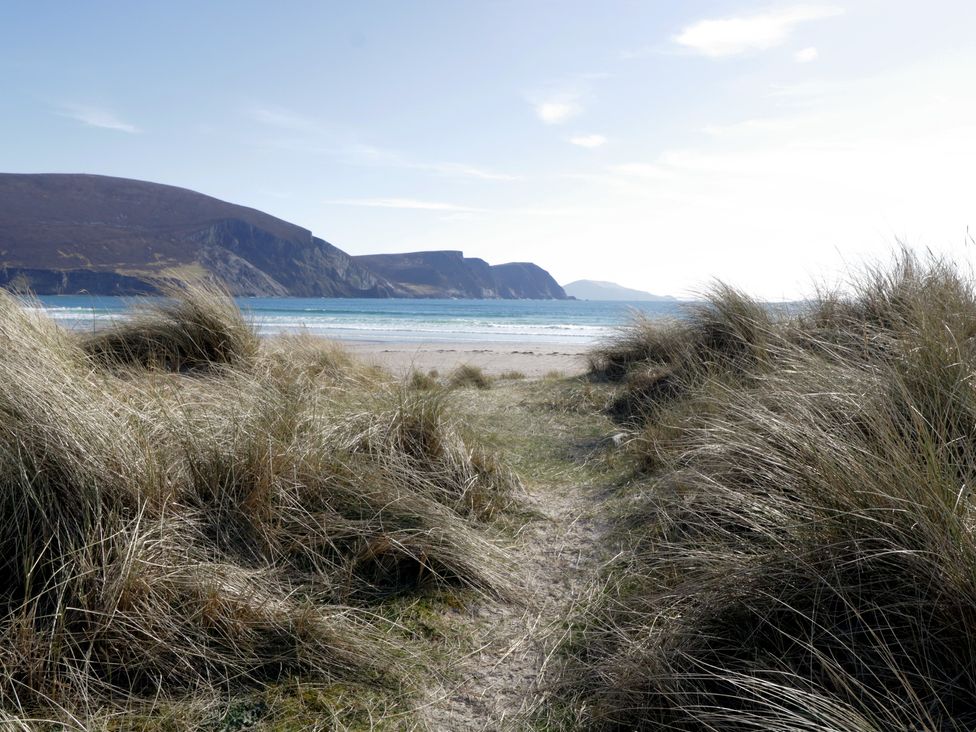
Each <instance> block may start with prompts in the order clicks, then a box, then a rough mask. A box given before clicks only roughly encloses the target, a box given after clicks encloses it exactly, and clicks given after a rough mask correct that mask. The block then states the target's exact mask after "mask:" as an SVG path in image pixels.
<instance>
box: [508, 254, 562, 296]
mask: <svg viewBox="0 0 976 732" xmlns="http://www.w3.org/2000/svg"><path fill="white" fill-rule="evenodd" d="M491 273H492V275H493V276H494V278H495V283H496V287H497V290H498V296H499V297H506V298H528V299H531V300H565V299H567V297H568V296H567V294H566V293H565V292H564V291H563V288H562V287H560V286H559V283H558V282H556V280H554V279H553V278H552V275H550V274H549V273H548V272H546V271H545V270H544V269H542V267H540V266H539V265H537V264H532V263H531V262H509V263H508V264H496V265H494V266H493V267H492V268H491Z"/></svg>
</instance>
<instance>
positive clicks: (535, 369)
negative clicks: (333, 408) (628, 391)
mask: <svg viewBox="0 0 976 732" xmlns="http://www.w3.org/2000/svg"><path fill="white" fill-rule="evenodd" d="M333 340H334V341H335V342H336V343H338V344H340V345H341V346H342V347H343V348H344V349H346V350H347V351H349V353H351V354H353V355H354V356H356V357H357V358H359V359H361V360H363V361H365V362H366V363H372V364H375V365H377V366H380V367H383V368H385V369H387V370H389V371H391V372H393V373H394V374H395V375H397V376H405V375H407V374H409V373H410V372H411V371H413V370H417V371H422V372H425V373H426V372H428V371H430V370H431V369H436V370H437V371H438V372H439V373H441V374H449V373H450V372H451V371H453V370H454V369H455V368H457V367H458V366H462V365H465V364H470V365H472V366H477V367H478V368H480V369H482V370H483V371H484V372H485V373H486V374H488V375H490V376H498V375H499V374H502V373H504V372H506V371H518V372H521V373H522V374H524V375H525V376H526V377H528V378H538V377H541V376H545V375H546V374H549V373H552V372H560V373H562V374H565V375H566V376H571V375H575V374H579V373H582V372H583V371H584V370H585V369H586V353H587V352H588V351H589V349H590V348H591V347H592V346H589V345H577V344H566V343H540V342H538V341H523V342H505V343H500V342H498V341H430V342H424V343H395V342H390V341H385V342H384V341H358V340H343V339H333Z"/></svg>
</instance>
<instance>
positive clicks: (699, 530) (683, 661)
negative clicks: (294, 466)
mask: <svg viewBox="0 0 976 732" xmlns="http://www.w3.org/2000/svg"><path fill="white" fill-rule="evenodd" d="M726 295H727V293H726ZM722 303H723V307H721V308H719V307H716V303H715V302H714V301H713V303H712V305H711V306H709V307H710V310H709V313H710V314H709V316H708V320H709V321H710V322H712V324H713V326H717V325H718V324H721V327H714V328H712V327H709V328H703V327H702V321H701V319H700V314H699V316H698V317H699V319H698V320H695V319H694V318H693V319H692V320H691V322H689V323H680V324H672V325H670V326H665V325H661V326H655V328H654V329H651V330H648V329H647V328H646V327H645V326H646V324H642V325H641V326H639V327H640V328H641V329H642V330H641V331H640V332H641V333H643V334H644V335H646V336H648V337H649V338H652V339H653V342H651V343H648V344H645V345H644V346H643V347H642V349H643V350H642V353H643V354H645V355H644V356H642V357H641V358H640V359H635V360H633V361H631V362H629V363H628V365H627V368H626V373H627V374H628V375H631V376H633V375H634V374H638V373H640V372H641V371H642V370H648V369H651V368H662V369H664V368H667V369H670V373H671V374H672V375H673V376H674V377H675V379H676V382H675V383H676V384H677V385H678V386H679V387H680V388H677V389H676V390H675V391H674V392H673V393H669V394H666V395H662V394H659V393H651V394H650V400H649V403H650V404H651V405H652V408H650V409H644V410H641V411H638V412H636V414H635V417H634V419H635V425H636V426H637V427H638V428H641V427H643V430H644V433H643V435H642V436H641V437H640V438H638V439H635V440H632V441H630V443H629V445H630V447H629V449H632V450H637V451H638V454H637V455H636V456H635V457H637V458H638V460H639V461H641V463H642V464H643V466H644V468H645V470H649V471H650V475H649V476H647V477H646V478H645V479H644V481H643V483H641V484H640V485H639V487H638V488H637V489H635V490H634V491H633V492H632V493H631V495H629V496H628V497H627V499H626V503H625V505H624V506H623V508H622V511H623V515H622V518H621V522H620V526H619V529H618V530H619V532H620V536H621V537H622V538H623V539H624V540H626V541H627V542H628V544H629V546H630V547H631V550H630V551H629V552H628V553H625V554H623V555H621V557H620V558H618V560H617V561H616V562H615V563H614V565H613V567H612V568H611V569H610V570H609V571H608V573H607V574H606V575H605V576H604V577H602V578H601V580H600V583H601V584H600V586H599V588H594V590H593V592H592V594H591V602H590V603H589V605H588V607H587V608H586V610H585V611H584V612H583V613H582V614H580V615H579V616H578V617H577V618H575V620H574V621H573V623H574V625H573V628H574V631H573V633H572V634H571V640H570V641H569V642H568V643H567V644H566V645H565V646H564V648H563V650H564V663H563V665H562V666H561V668H560V674H559V676H558V678H556V679H555V680H554V684H555V685H556V688H557V693H556V697H557V701H556V702H555V703H554V705H553V706H554V707H556V708H557V709H558V710H560V711H558V713H557V712H552V713H551V716H552V718H563V719H572V720H574V722H573V723H574V724H576V725H578V726H580V727H584V728H587V729H606V730H610V729H647V730H651V729H675V730H700V729H774V730H811V731H812V730H818V731H819V730H850V729H859V730H878V731H880V730H892V729H926V730H937V729H938V730H964V729H971V728H973V726H974V725H976V704H974V703H973V699H974V698H976V673H974V671H973V669H974V668H976V611H974V608H976V579H974V578H976V531H974V527H976V524H974V521H973V518H974V515H976V514H974V504H973V501H972V498H971V494H970V491H969V488H968V486H971V485H972V481H973V480H974V479H976V448H974V445H976V442H974V440H973V425H974V424H976V392H974V390H973V388H972V380H973V377H974V374H976V351H974V349H973V345H972V342H973V337H974V336H976V296H974V291H973V286H972V282H971V280H970V279H969V278H966V277H963V276H962V275H961V274H959V272H958V270H957V269H956V268H954V267H952V266H951V265H950V264H948V263H946V262H945V261H942V260H929V261H926V262H923V261H920V260H918V259H917V258H915V257H914V256H912V255H911V254H910V253H906V252H902V254H901V256H900V258H899V259H898V260H897V261H896V263H895V265H894V266H893V267H890V268H888V269H874V270H871V271H869V272H868V274H867V275H866V276H864V277H862V278H860V279H859V280H857V281H856V282H855V283H854V286H853V291H852V293H851V294H850V295H848V296H845V297H841V296H839V295H836V294H829V295H828V294H821V296H820V297H819V298H818V299H817V300H816V301H814V302H813V303H812V304H811V306H810V308H809V309H808V310H807V311H806V312H803V313H801V314H799V315H795V316H793V317H789V318H787V317H783V318H778V319H775V320H771V319H770V317H769V316H768V314H766V313H760V312H758V311H756V310H755V309H754V308H752V306H751V305H749V304H748V303H747V301H744V300H742V299H740V298H733V299H731V300H723V301H722ZM636 332H637V331H634V333H636ZM707 334H710V335H708V337H705V336H706V335H707ZM632 335H634V334H633V333H632ZM635 337H636V336H635ZM674 343H679V344H681V345H680V346H678V347H674V346H673V345H672V344H674ZM632 345H634V344H632ZM636 350H637V348H636V346H635V347H634V348H631V349H630V352H631V353H635V352H636ZM648 354H649V355H648ZM673 354H679V355H678V356H675V355H673ZM597 358H598V359H600V358H603V355H601V354H597ZM619 378H622V376H619ZM623 388H625V389H628V388H635V389H637V388H640V389H644V390H645V391H644V393H645V395H646V394H648V392H647V391H646V386H645V385H637V386H634V385H631V384H630V383H627V384H625V385H624V387H623Z"/></svg>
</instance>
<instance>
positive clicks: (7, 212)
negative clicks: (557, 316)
mask: <svg viewBox="0 0 976 732" xmlns="http://www.w3.org/2000/svg"><path fill="white" fill-rule="evenodd" d="M200 277H210V278H215V279H218V280H220V281H221V282H223V283H224V285H225V286H226V287H227V288H228V290H229V291H230V292H231V294H233V295H237V296H292V297H374V298H375V297H426V298H487V299H494V298H505V299H547V300H549V299H567V298H568V296H567V294H566V292H565V291H564V290H563V288H562V287H560V286H559V284H558V283H557V282H556V280H554V279H553V278H552V276H551V275H550V274H549V273H548V272H546V270H544V269H542V268H541V267H539V266H538V265H535V264H532V263H530V262H512V263H509V264H498V265H490V264H488V263H487V262H485V261H484V260H483V259H476V258H472V257H465V256H464V254H463V253H462V252H460V251H431V252H412V253H407V254H371V255H366V256H350V255H349V254H347V253H346V252H344V251H342V250H341V249H339V248H338V247H336V246H333V245H332V244H330V243H329V242H327V241H325V240H324V239H320V238H318V237H316V236H313V234H312V232H311V231H309V230H308V229H304V228H302V227H300V226H297V225H295V224H292V223H289V222H287V221H283V220H282V219H279V218H275V217H274V216H270V215H268V214H266V213H263V212H261V211H258V210H256V209H253V208H247V207H245V206H238V205H235V204H232V203H228V202H226V201H221V200H219V199H216V198H213V197H211V196H206V195H204V194H201V193H196V192H194V191H190V190H187V189H185V188H178V187H175V186H169V185H162V184H159V183H149V182H146V181H138V180H131V179H127V178H115V177H110V176H102V175H82V174H11V173H5V174H0V287H7V288H10V289H17V290H29V291H31V292H34V293H36V294H38V295H52V294H77V293H90V294H95V295H138V294H152V293H154V292H157V291H158V290H159V288H160V286H161V285H164V284H166V283H169V282H172V281H175V280H184V279H188V278H200Z"/></svg>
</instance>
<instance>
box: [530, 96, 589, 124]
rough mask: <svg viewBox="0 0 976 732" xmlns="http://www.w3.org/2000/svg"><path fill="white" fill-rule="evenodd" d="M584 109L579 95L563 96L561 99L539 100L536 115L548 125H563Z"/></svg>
mask: <svg viewBox="0 0 976 732" xmlns="http://www.w3.org/2000/svg"><path fill="white" fill-rule="evenodd" d="M582 111H583V106H582V105H581V104H580V102H579V98H578V97H574V96H563V98H561V99H559V98H557V99H550V100H548V101H542V102H538V103H537V104H536V105H535V115H536V117H538V118H539V119H540V120H542V121H543V122H545V123H546V124H547V125H561V124H562V123H563V122H568V121H569V120H571V119H572V118H573V117H576V116H577V115H579V113H580V112H582Z"/></svg>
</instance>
